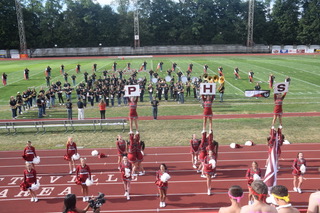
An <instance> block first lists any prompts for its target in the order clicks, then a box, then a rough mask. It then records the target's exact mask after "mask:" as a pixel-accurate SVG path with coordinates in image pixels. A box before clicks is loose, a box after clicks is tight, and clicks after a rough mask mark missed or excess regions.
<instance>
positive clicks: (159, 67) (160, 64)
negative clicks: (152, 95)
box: [157, 61, 163, 72]
mask: <svg viewBox="0 0 320 213" xmlns="http://www.w3.org/2000/svg"><path fill="white" fill-rule="evenodd" d="M162 65H163V62H162V61H160V62H159V63H158V65H157V71H158V70H159V69H160V72H162Z"/></svg>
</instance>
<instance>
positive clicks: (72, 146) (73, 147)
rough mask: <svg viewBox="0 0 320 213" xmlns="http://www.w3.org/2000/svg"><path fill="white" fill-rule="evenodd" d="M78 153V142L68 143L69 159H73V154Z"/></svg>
mask: <svg viewBox="0 0 320 213" xmlns="http://www.w3.org/2000/svg"><path fill="white" fill-rule="evenodd" d="M76 153H77V144H76V143H75V142H73V143H72V144H70V143H68V144H67V155H68V159H71V157H72V155H74V154H76Z"/></svg>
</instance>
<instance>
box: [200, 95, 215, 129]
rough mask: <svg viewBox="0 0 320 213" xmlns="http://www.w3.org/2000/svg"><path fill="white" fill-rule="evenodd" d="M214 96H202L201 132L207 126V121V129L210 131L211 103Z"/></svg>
mask: <svg viewBox="0 0 320 213" xmlns="http://www.w3.org/2000/svg"><path fill="white" fill-rule="evenodd" d="M213 99H214V95H202V101H203V128H202V129H203V131H205V129H206V126H207V120H208V119H209V122H210V123H209V129H212V116H213V113H212V102H213Z"/></svg>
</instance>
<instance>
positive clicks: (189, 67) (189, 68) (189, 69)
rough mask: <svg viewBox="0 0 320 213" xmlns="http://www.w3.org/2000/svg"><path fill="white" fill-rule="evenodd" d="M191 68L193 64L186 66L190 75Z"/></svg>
mask: <svg viewBox="0 0 320 213" xmlns="http://www.w3.org/2000/svg"><path fill="white" fill-rule="evenodd" d="M192 68H193V64H189V66H188V71H189V72H190V73H191V72H192Z"/></svg>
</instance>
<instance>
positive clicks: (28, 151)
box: [22, 141, 37, 168]
mask: <svg viewBox="0 0 320 213" xmlns="http://www.w3.org/2000/svg"><path fill="white" fill-rule="evenodd" d="M35 157H37V154H36V149H35V148H34V147H33V146H32V145H31V141H28V142H27V146H26V148H24V150H23V155H22V158H23V159H24V160H25V161H26V163H30V164H31V165H32V167H33V168H35V167H34V164H33V158H35Z"/></svg>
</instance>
